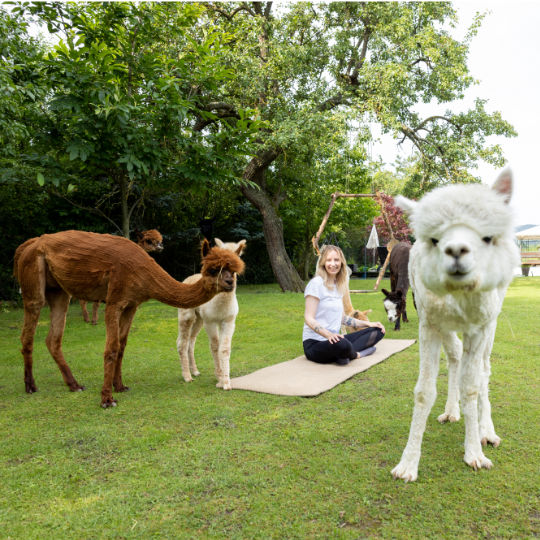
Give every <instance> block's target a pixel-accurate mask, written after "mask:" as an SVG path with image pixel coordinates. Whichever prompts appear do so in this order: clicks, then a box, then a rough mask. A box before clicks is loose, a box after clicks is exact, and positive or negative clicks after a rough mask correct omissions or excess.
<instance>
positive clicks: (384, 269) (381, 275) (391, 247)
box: [373, 236, 399, 291]
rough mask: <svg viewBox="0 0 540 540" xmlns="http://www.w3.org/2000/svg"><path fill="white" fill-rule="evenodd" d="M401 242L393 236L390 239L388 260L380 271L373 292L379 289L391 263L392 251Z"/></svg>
mask: <svg viewBox="0 0 540 540" xmlns="http://www.w3.org/2000/svg"><path fill="white" fill-rule="evenodd" d="M398 243H399V242H398V241H397V240H396V239H395V238H394V237H393V236H392V238H391V239H390V242H388V244H387V245H386V247H387V248H388V255H387V256H386V260H385V261H384V264H383V265H382V268H381V269H380V270H379V276H378V277H377V281H376V282H375V286H374V287H373V290H374V291H376V290H377V289H378V288H379V284H380V283H381V280H382V278H383V276H384V273H385V272H386V267H387V266H388V263H389V262H390V253H391V252H392V249H393V248H394V246H395V245H396V244H398Z"/></svg>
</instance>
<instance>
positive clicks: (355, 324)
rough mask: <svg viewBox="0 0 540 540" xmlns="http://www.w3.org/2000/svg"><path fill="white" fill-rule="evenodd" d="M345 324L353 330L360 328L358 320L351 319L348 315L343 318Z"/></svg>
mask: <svg viewBox="0 0 540 540" xmlns="http://www.w3.org/2000/svg"><path fill="white" fill-rule="evenodd" d="M343 324H344V325H345V326H350V327H351V328H354V329H356V328H360V326H359V325H358V321H357V320H356V319H354V318H353V317H349V316H348V315H345V316H344V317H343Z"/></svg>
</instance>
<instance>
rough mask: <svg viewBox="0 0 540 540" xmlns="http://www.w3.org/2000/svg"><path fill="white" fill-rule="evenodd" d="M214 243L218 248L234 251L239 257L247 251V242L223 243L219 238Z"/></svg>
mask: <svg viewBox="0 0 540 540" xmlns="http://www.w3.org/2000/svg"><path fill="white" fill-rule="evenodd" d="M214 242H215V243H216V246H217V247H218V248H222V249H228V250H229V251H234V253H236V254H237V255H238V256H239V257H240V256H241V255H242V253H244V251H245V249H246V241H245V240H240V242H223V241H222V240H220V239H219V238H214Z"/></svg>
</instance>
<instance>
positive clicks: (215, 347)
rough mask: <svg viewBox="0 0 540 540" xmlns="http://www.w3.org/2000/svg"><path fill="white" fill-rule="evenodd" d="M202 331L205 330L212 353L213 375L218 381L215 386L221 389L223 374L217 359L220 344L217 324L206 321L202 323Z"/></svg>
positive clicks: (219, 360) (218, 358)
mask: <svg viewBox="0 0 540 540" xmlns="http://www.w3.org/2000/svg"><path fill="white" fill-rule="evenodd" d="M204 329H205V330H206V333H207V334H208V341H209V342H210V351H211V353H212V358H213V359H214V375H215V376H216V379H217V380H218V382H217V386H218V387H219V388H221V383H222V378H223V372H222V367H221V359H220V357H219V355H220V342H221V335H220V328H219V324H218V323H215V322H208V321H207V322H205V323H204Z"/></svg>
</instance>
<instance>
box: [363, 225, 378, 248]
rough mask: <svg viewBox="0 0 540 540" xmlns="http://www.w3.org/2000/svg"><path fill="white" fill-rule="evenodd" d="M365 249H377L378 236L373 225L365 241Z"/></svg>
mask: <svg viewBox="0 0 540 540" xmlns="http://www.w3.org/2000/svg"><path fill="white" fill-rule="evenodd" d="M366 247H367V248H368V249H375V248H378V247H379V235H378V234H377V229H376V228H375V224H373V227H371V232H370V233H369V239H368V241H367V244H366Z"/></svg>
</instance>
